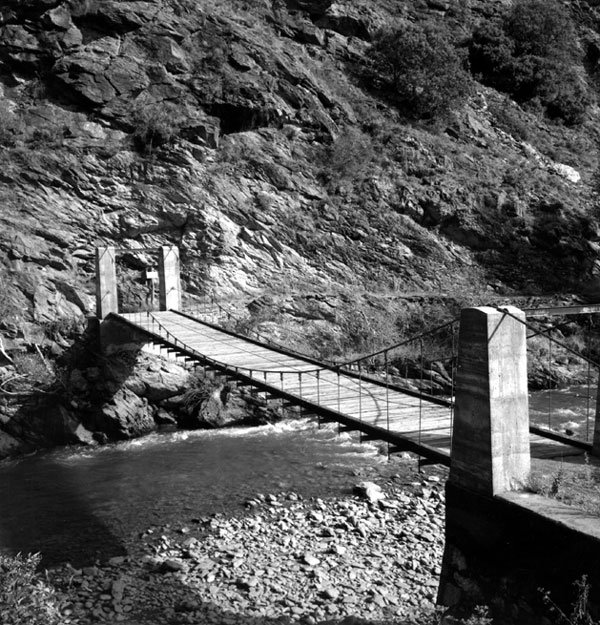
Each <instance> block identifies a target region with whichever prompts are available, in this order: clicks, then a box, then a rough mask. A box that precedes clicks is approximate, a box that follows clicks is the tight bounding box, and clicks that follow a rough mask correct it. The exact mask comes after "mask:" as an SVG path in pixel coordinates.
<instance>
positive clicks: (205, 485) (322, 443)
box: [0, 419, 387, 564]
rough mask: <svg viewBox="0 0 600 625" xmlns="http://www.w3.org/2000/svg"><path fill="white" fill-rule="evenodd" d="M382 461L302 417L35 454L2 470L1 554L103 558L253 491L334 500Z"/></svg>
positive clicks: (233, 504)
mask: <svg viewBox="0 0 600 625" xmlns="http://www.w3.org/2000/svg"><path fill="white" fill-rule="evenodd" d="M385 464H387V460H386V456H385V455H381V454H379V453H378V450H377V448H376V447H375V446H373V445H367V444H365V445H360V443H359V442H358V440H357V438H356V436H354V437H351V436H350V435H348V434H342V435H341V436H338V434H337V429H336V428H335V427H334V426H331V425H329V426H327V427H324V428H322V429H319V428H318V427H317V425H316V423H314V422H312V421H309V420H303V419H301V420H296V421H289V422H286V423H282V424H278V425H276V426H263V427H258V428H239V429H222V430H202V431H177V432H171V433H165V434H161V433H156V434H151V435H149V436H146V437H144V438H141V439H137V440H133V441H129V442H124V443H120V444H113V445H107V446H104V447H96V448H73V447H72V448H61V449H55V450H53V451H50V452H43V453H37V454H34V455H32V456H29V457H25V458H20V459H16V460H10V461H4V462H1V463H0V501H1V502H2V510H1V512H0V550H1V551H3V552H4V553H11V554H14V553H17V552H19V551H21V552H32V551H40V552H41V553H42V554H43V555H44V558H45V563H46V564H51V563H54V562H58V561H66V560H69V561H71V562H73V563H79V564H83V563H89V562H91V561H93V560H94V559H96V558H98V559H100V560H104V559H106V558H108V557H111V556H114V555H122V554H124V553H126V552H127V549H128V547H129V546H130V545H132V544H133V543H135V541H136V539H137V538H138V537H139V535H140V533H141V532H144V531H145V530H147V529H148V528H152V527H155V528H160V527H164V526H165V525H167V524H170V525H171V526H172V527H181V526H182V525H186V524H192V523H197V522H199V521H200V520H201V518H202V517H205V516H207V515H210V514H213V513H215V512H217V513H218V512H225V513H227V514H236V513H238V512H240V511H242V510H243V509H244V508H243V504H244V502H245V501H246V500H247V499H248V498H250V497H254V496H256V495H257V494H259V493H265V494H266V493H280V492H284V491H285V492H290V491H291V492H295V493H298V494H300V495H301V496H303V497H310V496H319V497H323V498H325V497H329V496H337V495H340V494H343V493H345V492H348V491H349V490H350V489H351V487H352V486H353V485H354V484H356V483H357V482H358V481H360V480H361V477H360V476H368V475H370V474H372V473H373V472H374V471H377V470H378V467H381V466H382V465H385Z"/></svg>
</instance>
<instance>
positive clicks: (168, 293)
mask: <svg viewBox="0 0 600 625" xmlns="http://www.w3.org/2000/svg"><path fill="white" fill-rule="evenodd" d="M158 300H159V308H160V310H179V309H180V308H181V280H180V277H179V249H178V248H177V247H175V246H174V245H173V246H163V247H161V248H160V252H159V255H158Z"/></svg>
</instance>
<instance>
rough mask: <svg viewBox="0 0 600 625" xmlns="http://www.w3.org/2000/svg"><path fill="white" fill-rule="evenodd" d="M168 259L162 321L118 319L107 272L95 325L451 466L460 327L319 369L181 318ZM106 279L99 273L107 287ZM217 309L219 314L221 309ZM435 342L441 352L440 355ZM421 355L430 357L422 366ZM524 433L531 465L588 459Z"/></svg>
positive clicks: (559, 439) (278, 349) (198, 319)
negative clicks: (437, 390) (110, 325)
mask: <svg viewBox="0 0 600 625" xmlns="http://www.w3.org/2000/svg"><path fill="white" fill-rule="evenodd" d="M104 249H105V250H107V249H108V250H109V252H108V253H107V252H106V251H105V252H104V253H103V254H104V255H103V256H100V255H97V264H98V265H99V266H100V269H102V267H101V265H102V262H104V263H105V264H106V263H107V262H108V266H109V269H110V268H111V267H114V256H115V252H114V249H113V250H112V251H111V250H110V248H104ZM173 249H174V248H162V249H161V248H159V251H160V253H161V254H162V256H161V257H160V258H159V261H160V262H159V273H161V274H162V279H161V284H160V287H161V288H160V291H161V301H160V308H161V310H160V311H153V312H150V311H145V312H135V313H119V312H118V304H117V296H116V274H115V273H114V270H113V269H111V271H112V273H110V272H109V280H108V283H109V286H110V287H111V288H110V289H109V291H108V293H109V296H110V297H109V305H108V306H107V305H105V304H104V300H103V299H102V294H103V289H104V288H105V286H103V284H102V276H103V273H102V271H100V270H99V278H100V279H99V289H98V293H99V295H98V308H99V311H100V312H99V316H100V317H101V318H102V317H104V318H109V319H111V320H112V321H116V322H117V323H118V324H120V325H121V326H123V327H125V328H129V330H130V331H131V332H132V333H138V334H139V333H142V334H143V335H144V336H145V337H146V339H147V342H148V343H149V344H150V345H151V346H153V348H154V350H155V351H156V352H157V353H160V354H162V355H164V356H171V357H174V358H178V359H180V360H184V361H186V362H188V363H190V364H193V365H195V366H198V365H199V366H202V367H204V368H205V369H210V370H213V371H215V372H217V373H218V374H220V375H222V376H224V377H226V378H227V379H229V380H231V381H233V382H235V383H236V384H237V385H240V386H248V387H251V388H253V389H255V391H256V392H257V393H258V394H260V395H261V396H262V397H263V398H264V400H265V402H268V401H272V400H274V401H279V402H281V405H283V406H295V407H297V408H299V409H301V410H302V411H303V413H304V414H308V415H314V416H316V417H317V418H318V419H319V421H320V422H321V421H324V422H334V423H337V424H338V427H339V429H340V430H346V431H357V432H359V433H360V437H361V440H375V441H381V442H383V443H386V444H387V446H388V451H389V453H396V452H402V451H408V452H413V453H415V454H417V455H418V456H419V457H420V458H423V459H425V462H432V463H440V464H444V465H447V466H449V465H450V451H451V448H452V433H453V417H454V403H453V394H454V379H455V375H456V360H457V359H456V351H457V350H456V347H457V331H458V320H457V321H454V322H450V323H447V324H443V325H442V326H440V327H437V328H434V329H432V330H431V331H430V332H425V333H423V334H420V335H418V336H416V337H413V338H411V339H408V340H406V341H403V342H401V343H398V344H396V345H393V346H391V347H388V348H385V349H382V350H380V351H378V352H375V353H372V354H368V355H366V356H363V357H361V358H358V359H355V360H353V361H350V362H345V363H328V362H322V361H320V360H317V359H315V358H313V357H310V356H306V355H303V354H300V353H297V352H295V351H292V350H290V349H288V348H286V347H282V346H279V345H274V344H273V343H272V342H270V341H268V340H265V339H264V337H261V336H257V337H256V338H252V337H248V336H243V335H241V334H239V333H236V332H234V331H233V330H231V329H227V328H225V327H222V326H221V325H220V324H218V319H214V318H213V319H212V321H213V322H212V323H211V322H210V321H209V320H208V319H209V318H210V316H211V315H213V316H214V310H215V305H214V304H213V305H212V307H209V308H208V309H207V308H206V306H205V307H204V308H203V309H202V308H201V309H195V310H190V311H188V312H182V311H180V310H179V308H180V307H181V293H180V290H179V278H178V272H179V266H178V256H176V258H175V261H176V262H175V261H174V260H173V255H174V252H173ZM103 259H104V260H103ZM106 259H108V261H107V260H106ZM106 274H107V272H106V267H105V268H104V278H105V282H106ZM103 305H104V308H102V306H103ZM216 308H217V310H219V309H220V310H221V312H223V309H222V308H221V307H220V306H219V305H216ZM207 310H209V311H210V312H209V314H207ZM559 310H560V309H545V310H544V311H543V312H542V313H540V314H546V315H549V314H559ZM225 312H226V314H229V312H227V311H225ZM571 312H574V311H571ZM587 312H590V311H587ZM591 312H597V311H595V310H594V311H591ZM533 314H535V313H533ZM217 316H218V315H217ZM537 334H540V332H537V331H536V332H532V333H531V336H536V335H537ZM440 336H441V337H442V338H443V341H442V342H443V343H444V344H445V346H446V347H440V345H441V343H440V342H439V341H438V340H437V339H439V338H440ZM548 340H554V339H552V338H551V337H548ZM555 342H556V341H555ZM563 347H564V348H566V349H569V348H568V346H563ZM407 350H408V351H409V352H410V353H411V354H412V356H413V358H412V360H415V361H416V364H414V365H413V371H412V372H409V371H408V365H407V370H406V371H405V372H404V374H402V372H401V371H399V370H398V362H399V361H401V360H404V361H405V362H409V361H410V360H411V358H408V359H407V358H400V356H402V355H403V354H405V353H406V352H407ZM427 350H430V351H433V352H434V353H433V354H432V355H429V356H426V354H425V352H426V351H427ZM570 351H571V352H572V351H573V350H570ZM444 352H446V353H444ZM584 360H585V359H584ZM587 365H588V380H589V377H590V376H589V374H590V373H591V361H589V360H587ZM415 371H416V373H415ZM594 371H595V372H596V370H594ZM415 377H416V379H415ZM440 379H441V380H442V382H444V383H445V386H446V390H447V393H446V397H443V396H438V395H434V394H433V393H432V392H425V391H424V389H427V388H428V389H433V388H434V387H435V386H436V381H439V380H440ZM438 386H439V385H438ZM588 390H589V385H588ZM588 413H589V409H588ZM588 419H589V414H588ZM588 430H589V428H588ZM530 433H531V434H530V437H531V439H530V448H531V455H532V456H533V457H538V458H554V457H566V456H569V455H575V454H581V453H583V452H584V451H591V449H592V445H591V443H589V442H587V441H584V440H577V439H574V438H568V437H566V436H563V435H561V434H559V433H557V432H555V431H552V429H551V428H547V429H546V428H541V427H539V426H533V425H532V426H530Z"/></svg>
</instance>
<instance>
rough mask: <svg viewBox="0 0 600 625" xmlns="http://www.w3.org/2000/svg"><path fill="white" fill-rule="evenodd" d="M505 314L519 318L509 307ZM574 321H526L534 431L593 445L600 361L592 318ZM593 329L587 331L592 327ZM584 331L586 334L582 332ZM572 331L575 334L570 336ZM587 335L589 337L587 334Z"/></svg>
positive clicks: (532, 426) (585, 316) (586, 315)
mask: <svg viewBox="0 0 600 625" xmlns="http://www.w3.org/2000/svg"><path fill="white" fill-rule="evenodd" d="M498 310H500V311H501V312H504V313H505V314H507V315H510V316H513V317H514V315H512V314H511V313H510V312H508V311H506V310H505V309H503V308H498ZM578 321H579V323H577V324H575V325H576V327H575V328H573V325H572V324H573V320H571V321H570V322H568V323H565V322H564V319H563V320H561V319H558V320H554V321H550V320H548V319H544V318H542V319H541V320H537V319H536V320H532V319H530V318H529V317H528V318H527V321H526V322H524V323H525V327H526V328H527V363H528V381H529V396H530V401H529V403H530V422H531V429H532V431H534V432H538V433H540V434H542V435H544V436H546V435H550V436H552V435H553V434H559V435H561V436H565V437H571V438H572V439H573V442H574V443H577V441H583V442H587V443H591V442H592V439H593V436H594V428H595V422H596V405H597V394H598V380H599V375H600V363H598V362H597V361H596V360H595V359H594V358H593V356H594V353H593V349H592V342H593V334H592V322H591V316H590V314H585V315H583V318H581V319H579V320H578ZM586 326H587V327H586ZM582 328H583V332H582ZM569 332H571V333H572V336H568V333H569ZM582 334H583V336H582Z"/></svg>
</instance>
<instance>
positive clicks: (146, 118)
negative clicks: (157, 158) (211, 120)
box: [133, 103, 183, 154]
mask: <svg viewBox="0 0 600 625" xmlns="http://www.w3.org/2000/svg"><path fill="white" fill-rule="evenodd" d="M133 122H134V130H133V141H134V143H135V146H136V148H137V149H138V150H139V151H140V152H142V153H146V154H151V153H152V151H153V150H154V149H155V148H158V147H162V146H165V145H172V144H173V143H175V141H176V139H177V137H178V136H179V133H180V131H181V127H182V125H183V116H182V115H181V112H180V111H179V110H178V108H177V107H176V106H175V105H173V104H169V103H166V104H155V105H152V106H146V107H144V108H142V109H141V110H140V111H138V112H137V113H136V114H135V115H134V119H133Z"/></svg>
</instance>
